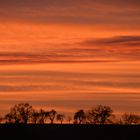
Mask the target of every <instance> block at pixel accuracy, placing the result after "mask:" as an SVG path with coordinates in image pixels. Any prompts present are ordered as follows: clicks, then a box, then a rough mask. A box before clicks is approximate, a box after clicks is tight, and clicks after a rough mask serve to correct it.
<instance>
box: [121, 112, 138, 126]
mask: <svg viewBox="0 0 140 140" xmlns="http://www.w3.org/2000/svg"><path fill="white" fill-rule="evenodd" d="M122 123H123V124H140V116H139V115H136V114H133V113H125V114H123V115H122Z"/></svg>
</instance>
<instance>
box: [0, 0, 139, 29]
mask: <svg viewBox="0 0 140 140" xmlns="http://www.w3.org/2000/svg"><path fill="white" fill-rule="evenodd" d="M120 7H121V8H122V9H123V10H121V8H120ZM139 8H140V2H139V1H138V0H124V1H121V0H118V1H116V0H98V1H97V0H95V1H93V0H75V1H71V0H61V1H60V0H59V1H58V0H41V1H40V0H24V1H22V0H12V1H11V0H1V1H0V13H1V17H0V19H1V21H16V22H33V23H43V24H46V23H54V24H58V23H59V24H62V23H64V24H109V25H111V24H115V25H118V24H119V25H121V24H123V25H131V26H132V25H135V26H136V25H137V24H138V23H140V18H139V17H140V13H139ZM136 23H137V24H136Z"/></svg>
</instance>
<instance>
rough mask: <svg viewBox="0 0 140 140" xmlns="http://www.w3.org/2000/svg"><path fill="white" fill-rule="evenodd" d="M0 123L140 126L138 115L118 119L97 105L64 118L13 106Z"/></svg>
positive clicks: (51, 112)
mask: <svg viewBox="0 0 140 140" xmlns="http://www.w3.org/2000/svg"><path fill="white" fill-rule="evenodd" d="M0 122H1V123H10V124H13V123H16V124H19V123H23V124H27V123H31V124H47V123H50V124H54V123H60V124H62V123H63V122H65V123H68V124H93V125H94V124H102V125H104V124H123V125H128V124H129V125H131V124H140V115H137V114H134V113H124V114H123V115H122V116H121V117H120V118H119V119H117V118H116V116H115V114H114V111H113V109H112V108H111V107H109V106H104V105H97V106H95V107H92V108H91V109H89V110H83V109H81V110H78V111H77V112H75V113H74V114H73V116H66V115H65V114H61V113H58V112H57V111H56V110H54V109H52V110H50V111H46V110H43V109H40V110H39V111H38V110H35V109H34V108H33V107H32V106H31V105H30V104H29V103H20V104H17V105H14V106H13V107H12V108H11V109H10V111H9V113H7V114H6V115H5V116H4V117H1V118H0Z"/></svg>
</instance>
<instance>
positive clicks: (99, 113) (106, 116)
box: [87, 105, 114, 124]
mask: <svg viewBox="0 0 140 140" xmlns="http://www.w3.org/2000/svg"><path fill="white" fill-rule="evenodd" d="M112 113H113V110H112V109H111V108H110V107H109V106H102V105H98V106H97V107H95V108H92V109H91V110H89V111H88V114H87V119H88V121H89V123H91V124H105V123H112V119H111V117H113V116H114V115H113V114H112Z"/></svg>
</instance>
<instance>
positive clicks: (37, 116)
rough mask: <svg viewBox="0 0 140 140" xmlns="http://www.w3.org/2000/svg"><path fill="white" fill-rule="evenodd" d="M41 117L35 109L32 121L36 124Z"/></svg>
mask: <svg viewBox="0 0 140 140" xmlns="http://www.w3.org/2000/svg"><path fill="white" fill-rule="evenodd" d="M39 117H40V114H39V112H37V111H35V110H33V112H32V114H31V122H32V123H34V124H36V123H37V122H38V121H39Z"/></svg>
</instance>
